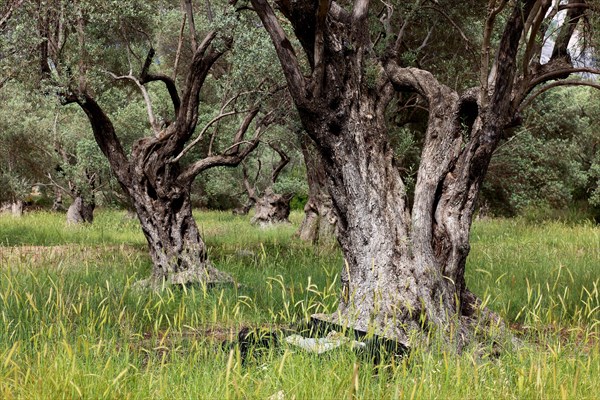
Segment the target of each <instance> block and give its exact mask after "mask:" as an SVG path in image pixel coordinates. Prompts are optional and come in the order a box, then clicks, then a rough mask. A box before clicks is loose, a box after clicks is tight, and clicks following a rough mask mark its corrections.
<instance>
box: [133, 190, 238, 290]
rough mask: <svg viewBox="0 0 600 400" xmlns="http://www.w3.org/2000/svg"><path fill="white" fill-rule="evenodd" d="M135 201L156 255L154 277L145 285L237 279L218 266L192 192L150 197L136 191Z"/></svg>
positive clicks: (134, 194) (154, 256)
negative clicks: (194, 211) (210, 256)
mask: <svg viewBox="0 0 600 400" xmlns="http://www.w3.org/2000/svg"><path fill="white" fill-rule="evenodd" d="M132 198H133V199H134V201H133V203H134V204H135V206H136V212H137V215H138V218H139V220H140V223H141V226H142V230H143V232H144V236H145V237H146V240H147V242H148V248H149V250H150V256H151V257H152V265H153V266H152V276H151V277H150V278H149V279H147V280H145V281H141V282H140V283H139V284H140V285H141V286H150V287H153V288H156V287H160V285H162V284H163V283H169V284H179V285H188V284H207V285H212V284H216V283H226V282H233V279H232V278H231V277H230V276H229V275H228V274H226V273H224V272H221V271H219V270H217V269H216V268H214V267H213V266H212V265H211V263H210V261H209V259H208V254H207V251H206V245H205V244H204V242H203V241H202V238H201V237H200V232H199V231H198V226H197V225H196V221H195V220H194V218H193V216H192V205H191V201H190V193H189V191H184V192H182V193H181V195H180V197H177V198H173V199H160V198H155V199H153V198H149V197H148V196H147V194H146V193H142V194H138V193H132Z"/></svg>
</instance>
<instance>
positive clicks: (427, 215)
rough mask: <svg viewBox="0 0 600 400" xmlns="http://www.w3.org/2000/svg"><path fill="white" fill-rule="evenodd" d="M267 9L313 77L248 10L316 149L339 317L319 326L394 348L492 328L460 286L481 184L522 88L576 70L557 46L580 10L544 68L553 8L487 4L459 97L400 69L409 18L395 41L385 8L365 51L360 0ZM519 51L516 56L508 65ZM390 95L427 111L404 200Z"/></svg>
mask: <svg viewBox="0 0 600 400" xmlns="http://www.w3.org/2000/svg"><path fill="white" fill-rule="evenodd" d="M276 3H277V5H278V7H279V9H280V10H281V12H282V13H283V15H284V16H285V17H286V18H287V19H288V20H289V21H290V22H291V24H292V27H293V29H294V34H295V35H296V37H297V38H298V40H299V42H300V44H301V45H302V47H303V50H304V53H305V54H306V57H307V59H308V61H309V63H310V67H311V70H312V75H311V76H310V77H306V76H305V75H304V74H303V71H302V69H301V68H300V63H299V61H298V58H297V55H296V52H295V51H294V49H293V48H292V45H291V43H290V42H289V40H288V39H287V37H286V33H285V31H284V30H283V28H282V27H281V25H280V24H279V22H278V18H277V17H276V15H275V14H274V12H273V10H272V9H271V7H270V5H269V4H268V2H267V0H252V5H253V8H254V9H255V11H256V12H257V14H258V15H259V17H260V18H261V20H262V22H263V25H264V26H265V28H266V30H267V31H268V33H269V35H270V36H271V38H272V42H273V44H274V46H275V49H276V51H277V54H278V57H279V60H280V62H281V65H282V68H283V71H284V74H285V76H286V79H287V82H288V87H289V89H290V93H291V95H292V97H293V98H294V102H295V104H296V107H297V108H298V111H299V114H300V118H301V120H302V123H303V125H304V128H305V129H306V132H307V133H308V134H309V135H310V137H311V139H312V140H313V141H314V142H315V143H316V145H317V148H318V150H319V153H320V156H321V160H322V162H323V165H324V171H325V175H326V178H327V189H328V192H329V195H330V196H331V200H332V203H333V208H334V210H335V214H336V216H337V233H338V234H337V239H338V241H339V243H340V245H341V248H342V251H343V254H344V258H345V266H344V268H343V271H342V278H341V280H342V294H341V298H340V303H339V307H338V310H337V312H336V313H334V314H332V315H327V316H326V315H319V316H316V317H317V318H320V319H325V320H327V321H331V322H334V323H337V324H341V325H345V326H349V327H352V328H354V329H357V330H360V331H363V332H374V333H377V334H380V335H384V336H388V337H392V338H395V339H397V340H399V341H400V342H401V343H403V344H404V345H410V344H411V343H410V337H412V333H416V334H417V336H422V334H424V333H427V332H428V331H430V330H432V329H435V330H437V331H439V332H442V333H443V334H444V336H446V337H452V336H453V337H452V339H456V343H457V344H458V345H459V346H462V345H463V344H464V343H465V342H468V341H469V339H470V338H471V337H472V335H473V334H474V333H475V332H477V331H478V330H477V329H476V326H477V325H481V324H483V325H487V324H490V323H498V322H499V320H498V318H497V317H496V316H495V315H494V314H493V313H491V312H490V311H488V310H485V309H483V310H482V309H481V307H480V302H479V301H478V299H477V297H476V296H475V295H473V294H472V293H471V292H469V291H468V289H467V288H466V285H465V265H466V258H467V255H468V253H469V249H470V247H469V231H470V227H471V222H472V217H473V212H474V208H475V202H476V199H477V195H478V193H479V190H480V187H481V183H482V181H483V178H484V176H485V174H486V171H487V167H488V164H489V161H490V159H491V156H492V153H493V151H494V149H495V147H496V146H497V144H498V142H499V140H500V138H501V137H502V135H503V133H504V130H505V128H507V127H508V126H510V125H511V124H513V123H514V121H515V120H517V119H518V110H519V109H520V107H522V105H523V103H524V102H525V99H526V97H527V96H528V95H529V93H530V92H531V91H532V89H534V88H535V87H536V86H537V85H539V84H541V83H543V82H547V81H548V80H551V79H563V78H565V77H566V76H568V75H569V74H570V73H572V72H574V71H576V70H577V69H574V68H573V67H572V64H571V63H570V59H568V56H567V55H568V52H567V51H566V48H567V45H568V42H569V38H570V37H572V35H573V32H574V27H575V25H576V24H577V22H578V20H579V19H580V18H581V15H582V14H583V12H584V10H587V8H586V5H585V4H584V3H585V2H584V1H580V0H570V1H569V4H568V5H569V7H568V8H567V9H566V10H568V11H567V13H568V15H567V18H565V22H564V23H563V25H562V26H561V27H560V29H559V31H560V32H559V38H560V40H557V42H556V45H555V50H554V51H553V53H552V54H553V55H552V57H551V58H550V60H549V61H548V62H547V63H546V64H544V65H543V66H541V67H540V65H539V60H540V54H539V52H540V51H541V48H540V46H537V45H536V43H537V42H536V38H539V37H542V38H543V37H544V31H543V29H545V28H543V27H544V26H548V24H543V23H542V22H543V19H544V18H545V17H546V16H547V15H549V14H551V13H549V12H548V11H549V9H550V7H553V5H552V2H548V1H534V0H521V1H515V2H499V5H498V6H497V7H496V6H495V3H496V2H490V6H489V8H488V9H487V11H488V15H487V19H486V21H485V33H484V37H483V46H482V55H481V57H482V59H481V64H480V65H477V66H476V67H475V70H477V69H478V68H480V75H481V80H480V83H481V85H480V86H478V87H474V88H471V89H467V90H465V91H463V92H462V93H460V94H459V93H457V92H456V91H455V90H452V89H451V88H449V87H447V86H445V85H443V84H442V83H440V82H439V81H438V80H437V79H436V78H435V77H434V76H433V74H432V73H430V72H428V71H426V70H423V69H420V68H412V67H403V66H401V65H400V59H401V58H400V55H401V53H402V51H403V48H407V47H405V46H403V45H404V43H403V39H405V38H406V37H405V36H403V35H404V33H405V31H406V29H407V27H410V22H411V21H410V18H412V15H408V16H406V21H405V23H404V25H403V26H402V28H399V29H398V30H397V31H395V32H394V31H393V29H392V25H391V22H392V18H391V16H392V14H393V11H394V9H393V8H392V7H391V6H387V5H386V8H385V9H384V11H383V12H382V13H383V14H382V13H380V14H379V17H380V20H381V21H382V22H383V23H382V27H381V28H382V29H384V31H385V32H386V33H387V38H386V40H385V43H384V45H383V46H379V49H378V48H377V47H376V46H375V44H374V43H375V42H377V41H379V40H380V39H381V35H380V34H378V33H379V32H380V31H375V34H374V36H373V37H371V36H370V32H369V29H370V27H371V23H372V21H374V20H375V19H374V18H372V19H369V5H370V4H369V1H368V0H356V1H355V2H354V4H353V6H352V8H351V10H347V9H346V8H342V7H341V6H339V5H338V4H337V3H335V2H333V1H328V0H320V1H318V2H316V1H308V0H307V1H304V0H298V1H295V2H287V1H276ZM509 4H510V6H509ZM561 4H562V3H561ZM505 7H506V9H505ZM556 7H557V9H556V10H555V11H557V12H558V11H559V10H558V5H556ZM503 10H505V11H506V14H505V18H504V19H503V20H504V21H505V25H504V27H503V32H502V35H501V37H500V40H499V42H498V45H497V49H496V56H495V60H494V61H493V62H490V47H491V39H490V37H491V34H492V32H493V28H494V23H495V20H496V16H497V15H498V14H499V13H501V12H503ZM553 15H555V14H553ZM522 38H529V39H526V40H523V39H522ZM391 39H393V40H391ZM427 40H428V39H425V42H423V46H425V45H426V43H427ZM520 46H522V48H521V49H520ZM557 48H558V51H557ZM519 54H522V55H524V57H525V59H524V60H520V61H522V62H519V63H517V59H518V57H517V56H518V55H519ZM520 68H522V70H520ZM519 72H520V75H519ZM395 92H408V93H416V94H418V95H419V96H421V97H422V98H423V99H424V100H425V101H426V102H427V105H428V111H429V117H428V126H427V131H426V135H425V138H424V143H423V149H422V153H421V164H420V166H419V171H418V176H417V182H416V186H415V193H414V199H413V202H412V203H411V202H410V201H409V200H410V199H408V195H407V191H406V188H405V183H404V181H403V179H402V178H403V177H402V176H401V173H400V168H398V166H397V165H396V162H395V159H394V151H393V148H392V146H391V143H390V140H389V138H388V133H387V126H386V118H385V113H386V107H387V106H388V104H389V103H390V101H391V100H392V98H393V96H394V93H395ZM534 95H535V94H534ZM409 204H413V205H412V207H409ZM479 332H481V331H479Z"/></svg>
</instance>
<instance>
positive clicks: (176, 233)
mask: <svg viewBox="0 0 600 400" xmlns="http://www.w3.org/2000/svg"><path fill="white" fill-rule="evenodd" d="M215 37H216V33H215V32H211V33H209V34H208V35H207V37H206V38H205V39H204V41H203V42H202V43H201V44H200V45H198V47H197V48H196V50H195V53H194V56H193V59H192V61H191V64H190V66H189V71H188V74H187V79H186V87H185V90H184V92H183V96H182V97H180V96H179V93H178V90H177V87H176V85H175V81H174V80H173V79H171V78H170V77H167V76H165V75H154V74H151V73H150V71H149V69H150V66H151V65H152V59H153V57H154V49H151V50H150V51H149V53H148V56H147V58H146V60H145V63H144V65H143V67H142V71H141V73H140V76H139V77H134V76H132V75H128V76H123V77H117V76H114V78H115V79H125V80H131V81H133V82H134V83H135V84H136V85H137V86H138V88H140V90H141V91H142V93H143V95H144V98H145V100H146V106H147V111H148V117H149V121H150V125H151V128H152V130H153V133H154V135H153V136H150V137H144V138H141V139H139V140H137V141H136V142H135V143H134V145H133V148H132V150H131V154H130V155H129V156H128V155H126V154H125V151H124V149H123V146H122V145H121V142H120V140H119V139H118V137H117V135H116V132H115V129H114V126H113V124H112V122H111V120H110V118H109V117H108V116H107V115H106V113H105V112H104V110H103V109H102V108H101V107H100V105H99V104H98V103H97V102H96V101H95V99H94V98H93V97H91V96H90V94H89V93H88V92H87V91H86V90H85V88H83V89H81V88H80V89H79V90H73V89H71V92H69V93H66V94H65V95H64V98H65V102H66V103H77V104H78V105H79V106H80V107H81V108H82V109H83V111H84V112H85V113H86V115H87V117H88V119H89V121H90V124H91V126H92V130H93V132H94V138H95V139H96V142H97V144H98V146H99V147H100V149H101V150H102V152H103V154H104V155H105V156H106V158H107V159H108V161H109V164H110V166H111V169H112V171H113V173H114V174H115V176H116V177H117V180H118V181H119V183H120V185H121V187H122V188H123V190H124V192H125V193H126V194H127V195H128V197H129V199H130V200H131V203H132V205H133V207H134V209H135V211H136V214H137V217H138V218H139V220H140V223H141V226H142V230H143V232H144V235H145V237H146V241H147V242H148V248H149V252H150V256H151V257H152V263H153V269H152V275H151V276H150V277H149V278H148V279H145V280H143V281H141V282H139V285H140V286H148V287H152V288H159V287H160V286H161V285H162V284H163V283H173V284H180V285H185V284H194V283H202V284H214V283H218V282H225V283H227V282H232V281H233V279H232V278H231V276H229V275H228V274H226V273H224V272H221V271H218V270H217V269H216V268H214V267H213V266H212V265H211V263H210V262H209V260H208V256H207V250H206V246H205V244H204V242H203V241H202V238H201V237H200V232H199V230H198V227H197V225H196V222H195V220H194V218H193V216H192V205H191V201H190V192H191V185H192V182H193V180H194V179H195V177H196V176H197V175H198V174H200V173H201V172H203V171H205V170H206V169H208V168H212V167H216V166H236V165H238V164H239V163H240V162H241V161H242V160H243V159H244V158H245V157H246V156H247V155H248V154H249V153H250V152H251V151H252V150H254V149H255V148H256V146H257V145H258V138H259V135H260V133H261V129H262V128H263V127H264V125H262V124H261V123H257V128H256V135H255V136H254V137H253V138H252V139H249V140H246V139H245V135H246V132H247V130H248V128H249V127H250V124H251V123H252V121H253V120H254V119H255V117H256V115H257V114H258V112H259V109H258V108H257V107H252V108H251V109H250V110H249V111H247V113H246V116H245V118H244V119H243V121H242V122H241V124H240V127H239V129H238V130H237V132H236V133H235V135H233V143H232V145H231V146H229V147H228V148H227V149H226V150H225V151H223V152H222V153H217V152H215V151H213V150H214V149H211V150H210V151H209V154H208V155H207V156H206V157H205V158H203V159H200V160H196V161H194V162H192V163H190V164H189V165H187V166H185V167H184V166H183V165H182V164H181V163H180V159H181V158H182V157H183V156H184V155H186V154H187V152H188V151H189V150H190V149H192V148H193V147H194V146H195V145H196V144H197V143H198V142H199V141H200V139H201V138H202V136H201V134H200V136H199V137H198V138H195V139H192V136H193V135H194V132H195V129H196V124H197V121H198V106H199V102H200V97H199V93H200V90H201V88H202V86H203V83H204V80H205V78H206V76H207V75H208V73H209V71H210V68H211V67H212V65H213V64H214V62H215V61H216V60H217V59H218V58H219V57H220V56H221V55H222V54H223V51H225V50H226V49H223V50H216V49H214V48H212V47H211V46H210V44H211V42H212V41H213V40H214V38H215ZM152 81H160V82H163V83H164V84H165V86H166V88H167V89H168V92H169V95H170V96H171V100H172V103H173V107H174V111H175V115H176V119H175V121H173V122H172V123H171V124H168V125H167V126H166V127H162V126H159V124H158V123H157V122H156V119H155V117H154V115H153V112H152V104H151V102H150V98H149V96H148V93H147V91H146V90H145V87H144V85H145V84H147V83H148V82H152ZM236 98H237V97H236ZM236 98H234V99H232V100H230V101H229V102H228V104H230V103H232V102H233V101H234V100H235V99H236ZM229 114H231V113H226V112H225V110H224V109H222V110H221V114H220V115H219V116H218V117H217V118H215V119H213V123H214V122H216V121H218V120H219V119H221V118H223V117H225V116H226V115H229ZM262 122H265V120H264V119H263V120H262ZM207 128H208V127H207Z"/></svg>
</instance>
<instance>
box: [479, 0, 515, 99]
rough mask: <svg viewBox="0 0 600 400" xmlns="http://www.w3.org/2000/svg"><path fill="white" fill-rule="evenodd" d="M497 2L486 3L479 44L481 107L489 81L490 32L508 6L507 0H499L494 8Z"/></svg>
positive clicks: (491, 0) (492, 0)
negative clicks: (486, 12)
mask: <svg viewBox="0 0 600 400" xmlns="http://www.w3.org/2000/svg"><path fill="white" fill-rule="evenodd" d="M496 2H497V0H490V2H489V3H488V16H487V18H486V20H485V30H484V33H483V42H482V44H481V66H480V67H479V83H480V85H481V91H480V96H481V98H480V99H479V101H480V103H481V105H482V106H483V105H485V103H486V102H487V97H488V85H489V80H490V76H489V74H490V71H489V69H490V49H491V45H490V40H491V37H492V31H493V30H494V23H495V21H496V17H497V16H498V14H500V12H502V10H503V9H504V7H505V6H506V4H508V0H501V2H500V4H499V5H498V6H497V7H496Z"/></svg>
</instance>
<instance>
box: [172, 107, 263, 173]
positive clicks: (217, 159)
mask: <svg viewBox="0 0 600 400" xmlns="http://www.w3.org/2000/svg"><path fill="white" fill-rule="evenodd" d="M257 114H258V110H256V109H255V110H251V111H250V112H249V113H248V116H247V117H246V118H245V119H244V121H243V123H242V125H241V127H240V129H241V130H242V133H241V135H240V132H239V130H238V133H237V134H236V138H238V137H241V140H240V141H237V142H235V143H233V144H232V145H231V146H229V147H228V148H227V149H225V151H223V152H222V153H221V154H216V155H212V156H207V157H205V158H203V159H202V160H198V161H196V162H195V163H193V164H191V165H190V166H188V167H187V168H186V169H185V170H184V171H183V172H182V173H181V175H180V176H179V178H178V181H180V182H189V181H191V180H192V179H194V178H195V177H196V176H197V175H198V174H199V173H201V172H202V171H205V170H207V169H209V168H213V167H219V166H223V167H227V166H228V167H235V166H237V165H238V164H239V163H240V162H242V161H243V160H244V159H245V158H246V157H247V156H248V154H250V153H251V152H252V151H253V150H254V149H255V148H256V147H257V146H258V143H259V139H260V136H261V135H262V133H263V132H264V130H265V129H266V128H267V127H268V124H264V123H257V124H256V129H255V134H254V137H253V138H252V139H251V140H245V139H244V136H245V134H246V132H247V130H248V127H249V126H250V122H251V121H252V120H251V119H250V120H249V121H248V118H249V116H252V118H254V117H255V116H256V115H257ZM242 144H246V145H247V146H245V147H243V148H241V147H240V146H241V145H242Z"/></svg>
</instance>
